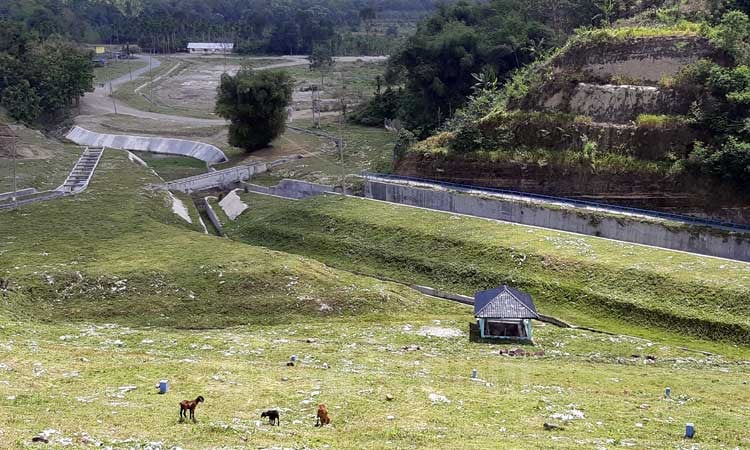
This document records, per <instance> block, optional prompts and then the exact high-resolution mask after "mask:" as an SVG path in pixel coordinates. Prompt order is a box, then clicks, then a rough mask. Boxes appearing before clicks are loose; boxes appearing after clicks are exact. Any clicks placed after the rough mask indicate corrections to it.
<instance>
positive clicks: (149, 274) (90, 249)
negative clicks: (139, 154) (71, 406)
mask: <svg viewBox="0 0 750 450" xmlns="http://www.w3.org/2000/svg"><path fill="white" fill-rule="evenodd" d="M158 182H159V179H158V178H156V177H155V176H153V174H152V173H151V172H150V171H149V170H148V169H145V168H143V167H141V166H139V165H137V164H135V163H133V162H130V161H128V158H127V156H126V154H125V153H123V152H116V151H106V152H105V154H104V157H103V160H102V162H101V164H100V166H99V168H98V169H97V171H96V173H95V175H94V179H93V181H92V184H91V186H90V188H89V189H88V190H87V191H86V192H84V193H83V194H81V195H78V196H76V197H74V198H65V199H59V200H55V201H52V202H45V203H41V204H37V205H31V206H28V207H24V208H22V209H20V210H18V211H17V212H3V213H2V216H0V219H2V220H0V235H2V236H3V239H2V242H0V255H1V258H0V278H2V279H3V281H4V282H7V283H8V288H7V289H6V290H4V291H3V292H2V295H3V298H4V299H5V302H4V303H3V305H2V306H0V311H5V312H6V313H7V314H10V315H11V316H13V317H18V318H19V319H34V320H44V321H53V322H57V321H78V320H87V321H91V320H96V321H113V322H118V323H122V324H134V323H135V324H141V325H163V326H177V327H190V328H202V327H223V326H231V325H240V324H246V323H278V322H284V321H287V320H290V318H291V317H299V318H317V317H330V316H332V315H334V316H339V315H349V314H355V315H359V314H368V315H370V316H372V317H377V316H378V315H379V314H389V313H390V311H392V308H393V307H394V306H396V305H399V306H403V305H406V307H407V308H408V307H409V306H408V305H409V304H411V305H412V306H415V307H417V306H418V304H419V298H421V297H419V296H416V295H414V294H413V293H411V292H409V290H408V289H403V288H401V287H398V286H392V287H389V286H386V285H383V284H382V283H379V282H376V281H375V280H368V279H365V278H361V277H357V276H354V275H351V274H348V273H345V272H337V271H335V270H333V269H330V268H327V267H325V266H323V265H321V264H318V263H315V262H313V261H309V260H305V259H302V258H299V257H297V256H289V255H282V254H278V253H275V252H271V251H268V250H265V249H259V248H254V247H250V246H246V245H238V244H237V243H232V242H229V241H227V240H224V239H219V238H216V237H212V236H206V235H204V234H202V233H203V229H202V227H201V226H200V225H199V224H198V223H197V217H198V216H197V213H195V211H192V205H190V204H189V202H185V203H186V206H188V207H189V208H191V212H192V214H190V215H191V216H192V218H193V224H192V225H190V224H188V223H187V222H185V221H183V220H182V219H181V218H179V217H178V216H177V215H175V214H174V213H173V212H172V204H171V199H170V197H169V196H168V195H166V194H165V193H164V192H161V191H157V190H152V189H151V188H148V187H146V186H147V185H148V184H150V183H158ZM359 280H366V281H364V284H360V281H359ZM394 289H395V290H394ZM324 304H325V305H327V307H325V308H323V307H322V305H324ZM329 308H330V309H329ZM271 310H272V311H275V314H268V312H269V311H271Z"/></svg>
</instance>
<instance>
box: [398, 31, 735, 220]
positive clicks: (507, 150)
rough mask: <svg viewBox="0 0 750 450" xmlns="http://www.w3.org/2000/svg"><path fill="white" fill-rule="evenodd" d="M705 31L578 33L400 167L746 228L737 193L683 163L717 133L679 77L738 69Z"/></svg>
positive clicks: (722, 181) (407, 155) (423, 174)
mask: <svg viewBox="0 0 750 450" xmlns="http://www.w3.org/2000/svg"><path fill="white" fill-rule="evenodd" d="M710 30H711V29H710V27H708V26H707V25H698V24H695V23H689V22H679V23H677V24H676V25H670V26H666V25H663V24H662V25H660V26H653V27H641V26H628V27H615V28H604V29H593V30H584V31H580V32H578V33H577V34H576V35H574V36H573V37H572V38H571V39H570V40H569V41H568V43H567V44H566V45H565V46H564V47H562V48H561V49H559V50H558V51H557V52H555V53H554V54H553V55H552V56H550V57H549V58H548V59H546V60H543V61H540V62H539V63H537V64H536V65H534V66H532V67H530V68H528V69H527V70H525V71H521V72H520V73H519V74H517V75H516V77H515V78H514V79H513V80H512V81H511V82H509V83H508V85H506V86H505V87H504V88H503V89H504V90H503V91H502V92H500V93H489V94H486V95H487V96H488V97H489V99H484V100H476V101H475V103H474V104H472V105H470V106H469V107H468V110H469V111H470V112H469V113H467V114H468V117H465V118H461V117H460V114H459V118H458V119H455V121H454V123H452V124H449V125H448V126H447V127H446V128H447V130H448V131H447V132H444V133H441V134H437V135H436V136H433V137H431V138H429V139H427V140H426V141H424V142H421V143H419V144H417V145H416V146H414V147H413V148H412V149H411V150H410V151H408V152H406V153H405V154H404V155H403V156H402V157H401V158H400V159H399V161H398V162H397V164H396V171H397V172H398V173H400V174H402V175H412V176H420V177H425V178H435V179H443V180H447V181H454V182H459V183H464V184H478V185H483V186H491V187H500V188H509V189H518V190H524V191H529V192H535V193H543V194H549V195H557V196H565V197H576V198H582V199H588V200H597V201H604V202H608V203H615V204H622V205H627V206H633V207H641V208H647V209H661V210H666V211H672V212H681V213H688V214H694V215H698V216H704V217H706V216H708V217H715V218H721V219H723V220H726V221H735V222H738V223H745V222H747V220H748V217H749V216H748V207H747V199H746V197H745V194H744V193H743V191H742V189H738V188H737V187H733V186H731V185H730V184H729V183H727V182H726V177H724V178H711V177H708V176H704V175H700V174H698V173H696V171H695V170H687V169H686V167H688V166H689V164H690V160H691V155H692V152H693V150H694V149H695V148H696V147H695V146H696V142H698V141H701V142H704V143H705V142H711V141H712V139H714V138H715V136H714V135H713V133H716V130H713V129H707V128H705V127H702V126H697V125H696V121H697V120H699V119H696V117H698V116H700V113H699V112H697V111H699V110H700V108H699V106H701V107H703V103H701V102H702V101H704V100H702V99H699V94H700V90H699V89H698V90H693V91H690V90H685V89H682V88H678V86H677V85H679V83H680V81H679V80H680V79H683V78H685V77H687V75H685V73H687V72H685V71H688V72H689V68H692V67H694V65H696V64H699V62H701V61H702V62H705V64H709V62H710V63H711V64H714V63H715V64H717V65H718V66H720V67H721V66H731V64H733V60H732V58H731V57H730V56H729V55H728V54H727V52H726V51H725V50H724V49H722V48H719V47H718V46H717V44H716V41H715V40H714V39H713V38H709V35H712V34H711V33H713V32H712V31H710ZM480 98H481V97H480ZM482 102H485V103H482ZM472 108H473V109H472Z"/></svg>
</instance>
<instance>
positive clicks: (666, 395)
mask: <svg viewBox="0 0 750 450" xmlns="http://www.w3.org/2000/svg"><path fill="white" fill-rule="evenodd" d="M664 398H672V388H666V389H664Z"/></svg>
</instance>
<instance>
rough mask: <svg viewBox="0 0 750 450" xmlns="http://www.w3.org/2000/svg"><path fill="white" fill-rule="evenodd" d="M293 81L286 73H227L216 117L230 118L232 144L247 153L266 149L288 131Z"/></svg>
mask: <svg viewBox="0 0 750 450" xmlns="http://www.w3.org/2000/svg"><path fill="white" fill-rule="evenodd" d="M292 87H293V84H292V79H291V77H290V76H289V74H287V73H286V72H284V71H275V70H264V71H252V70H249V69H242V70H240V71H239V72H238V73H237V75H235V76H231V75H227V74H224V75H222V76H221V84H220V85H219V88H218V99H217V101H216V114H218V115H219V116H220V117H223V118H225V119H228V120H229V121H230V122H231V123H230V125H229V143H230V144H231V145H234V146H236V147H240V148H244V149H245V150H247V151H253V150H258V149H261V148H263V147H266V146H267V145H268V144H270V143H271V141H273V140H274V139H276V138H277V137H279V136H280V135H281V134H282V133H283V132H284V130H285V129H286V119H287V107H288V106H289V103H290V102H291V100H292Z"/></svg>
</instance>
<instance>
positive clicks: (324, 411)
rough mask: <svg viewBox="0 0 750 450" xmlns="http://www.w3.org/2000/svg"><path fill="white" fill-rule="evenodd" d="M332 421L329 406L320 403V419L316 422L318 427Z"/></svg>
mask: <svg viewBox="0 0 750 450" xmlns="http://www.w3.org/2000/svg"><path fill="white" fill-rule="evenodd" d="M330 423H331V418H330V417H329V416H328V407H327V406H326V405H324V404H322V403H321V404H320V405H318V420H317V422H315V426H316V427H322V426H323V425H328V424H330Z"/></svg>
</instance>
